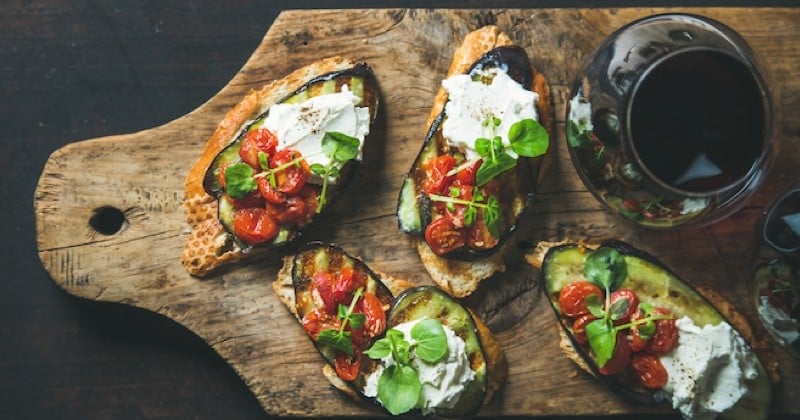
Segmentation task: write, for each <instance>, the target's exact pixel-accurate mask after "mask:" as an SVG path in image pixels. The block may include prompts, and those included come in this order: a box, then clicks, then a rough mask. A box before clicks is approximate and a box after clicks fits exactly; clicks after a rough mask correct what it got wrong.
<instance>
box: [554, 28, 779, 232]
mask: <svg viewBox="0 0 800 420" xmlns="http://www.w3.org/2000/svg"><path fill="white" fill-rule="evenodd" d="M766 79H767V78H766V77H765V75H764V71H763V65H762V63H760V62H759V60H758V57H757V56H756V55H755V54H754V52H753V51H752V50H751V49H750V47H749V46H748V45H747V43H746V42H745V40H744V39H743V38H742V37H741V36H740V35H739V34H738V33H737V32H735V31H734V30H733V29H731V28H730V27H728V26H725V25H724V24H722V23H720V22H717V21H715V20H712V19H709V18H706V17H703V16H697V15H689V14H661V15H655V16H649V17H646V18H643V19H640V20H637V21H634V22H631V23H629V24H628V25H625V26H623V27H622V28H620V29H618V30H617V31H615V32H614V33H613V34H611V35H610V36H609V37H607V38H606V39H605V41H604V42H603V43H602V44H600V45H599V46H598V47H597V49H596V50H595V51H594V52H593V53H592V54H591V55H590V56H588V57H587V59H586V60H585V61H584V64H583V66H582V67H581V70H580V73H579V75H578V77H576V79H575V82H574V83H573V86H572V92H571V96H570V98H571V99H570V100H569V103H568V104H567V115H566V133H567V146H568V149H569V151H570V156H571V158H572V162H573V164H574V165H575V168H576V170H577V172H578V174H579V175H580V177H581V179H582V180H583V182H584V184H585V185H586V186H587V188H588V190H589V191H590V192H591V193H592V194H593V195H594V196H595V197H596V198H597V199H598V200H599V201H600V202H601V203H603V204H604V205H605V206H606V207H607V208H608V209H609V210H611V211H612V212H614V213H617V214H620V215H621V216H623V217H624V219H626V220H628V221H630V222H633V223H635V224H637V225H640V226H644V227H648V228H654V229H671V228H679V227H689V226H702V225H707V224H709V223H713V222H716V221H719V220H720V219H722V218H724V217H727V216H729V215H731V214H732V213H733V212H735V211H736V210H738V209H740V208H741V206H742V205H744V204H745V202H746V201H747V200H748V199H749V198H751V196H752V195H753V193H754V192H755V191H756V189H757V188H758V187H759V185H760V184H761V183H762V181H763V180H764V178H765V176H766V173H767V171H768V170H769V168H770V166H771V164H772V160H773V157H774V155H775V153H776V144H777V142H776V141H774V140H773V138H772V126H773V119H774V115H773V110H772V101H771V96H770V93H769V90H768V86H767V83H766V81H765V80H766Z"/></svg>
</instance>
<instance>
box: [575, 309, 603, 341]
mask: <svg viewBox="0 0 800 420" xmlns="http://www.w3.org/2000/svg"><path fill="white" fill-rule="evenodd" d="M595 319H597V317H595V316H594V315H592V314H586V315H581V316H580V317H578V319H576V320H575V322H573V323H572V337H573V338H574V339H575V341H577V342H579V343H581V344H586V343H588V342H589V338H588V337H586V324H588V323H590V322H592V321H594V320H595Z"/></svg>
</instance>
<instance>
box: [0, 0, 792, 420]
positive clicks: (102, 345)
mask: <svg viewBox="0 0 800 420" xmlns="http://www.w3.org/2000/svg"><path fill="white" fill-rule="evenodd" d="M264 3H265V2H255V1H253V2H219V1H194V2H191V4H188V3H187V4H184V3H183V2H162V1H147V0H140V1H127V2H125V1H117V2H115V1H94V2H69V1H57V0H46V1H11V2H4V3H3V4H0V92H2V93H0V127H2V128H0V142H2V144H1V147H0V170H1V172H2V174H3V181H2V182H1V183H0V200H2V205H0V209H2V210H1V211H2V217H0V226H2V229H0V232H2V234H3V235H4V236H5V238H4V240H3V241H2V243H0V247H1V251H0V273H3V274H2V276H0V418H13V419H18V418H221V417H229V418H262V417H265V413H264V412H263V410H262V409H261V407H260V406H259V405H258V403H257V401H256V399H255V398H254V397H253V395H252V394H251V392H250V390H249V389H248V388H247V387H246V386H245V384H244V383H243V382H242V381H241V380H240V379H239V378H238V376H237V375H236V374H235V373H234V371H233V370H232V369H231V368H230V367H229V366H228V365H227V364H226V363H225V362H224V361H223V360H222V359H221V358H220V357H219V356H218V355H217V354H216V353H214V352H213V351H212V350H211V348H210V347H208V346H207V345H206V343H205V342H203V341H202V340H200V339H199V338H197V337H196V336H195V335H194V334H193V333H191V332H189V331H188V330H186V329H185V328H183V327H182V326H180V325H178V324H176V323H174V322H172V321H170V320H169V319H167V318H165V317H161V316H158V315H154V314H152V313H150V312H146V311H143V310H138V309H135V308H131V307H128V306H124V305H117V304H105V303H98V302H93V301H87V300H82V299H78V298H75V297H72V296H70V295H68V294H66V293H64V292H63V291H62V290H60V289H59V288H58V287H57V286H56V285H55V284H54V283H53V282H52V281H51V279H50V278H49V276H48V274H47V273H46V272H45V271H44V269H43V268H42V265H41V263H40V261H39V260H38V257H37V249H36V242H35V229H34V217H33V211H32V199H33V191H34V188H35V186H36V183H37V180H38V176H39V174H40V173H41V170H42V167H43V165H44V162H45V161H46V159H47V157H48V156H49V155H50V153H52V152H53V151H54V150H56V149H58V148H60V147H62V146H64V145H66V144H68V143H71V142H75V141H80V140H83V139H87V138H94V137H100V136H105V135H111V134H122V133H129V132H135V131H139V130H142V129H146V128H150V127H154V126H158V125H160V124H163V123H166V122H168V121H171V120H173V119H175V118H177V117H179V116H181V115H184V114H186V113H187V112H189V111H191V110H192V109H194V108H196V107H197V106H199V105H200V104H202V103H203V102H205V101H206V100H207V99H208V98H210V97H211V96H213V95H214V94H215V93H216V92H217V91H218V90H219V89H220V88H221V87H222V86H224V85H225V84H226V83H227V82H228V80H230V79H231V78H232V77H233V75H234V74H236V72H237V71H238V70H239V68H241V66H242V65H243V64H244V62H245V60H246V59H247V58H248V57H249V56H250V54H251V53H252V51H253V49H254V48H256V46H257V45H258V44H259V42H260V41H261V39H262V37H263V35H264V33H265V32H266V31H267V29H268V28H269V26H270V24H271V22H272V21H273V20H274V19H275V17H276V16H277V14H278V13H279V11H280V10H281V9H282V8H289V7H291V8H318V7H326V6H329V2H323V1H305V0H296V1H293V2H276V3H286V4H264ZM642 3H647V5H673V4H671V3H668V2H634V1H626V2H616V3H614V2H605V3H603V2H598V1H538V2H526V1H496V2H491V3H490V2H480V1H384V2H366V1H342V2H337V3H336V7H359V8H366V7H425V8H427V7H442V8H448V7H488V6H491V7H494V8H504V7H510V8H519V7H591V6H610V5H615V6H632V5H642ZM731 3H732V2H728V3H725V4H726V5H727V4H731ZM755 3H756V2H750V3H749V4H755ZM784 3H787V2H784ZM692 4H694V5H700V4H698V3H696V2H693V3H692ZM719 4H721V3H715V2H702V5H719ZM736 4H738V5H747V4H748V2H736ZM758 4H764V3H758ZM770 4H771V5H777V6H781V5H786V4H781V2H770Z"/></svg>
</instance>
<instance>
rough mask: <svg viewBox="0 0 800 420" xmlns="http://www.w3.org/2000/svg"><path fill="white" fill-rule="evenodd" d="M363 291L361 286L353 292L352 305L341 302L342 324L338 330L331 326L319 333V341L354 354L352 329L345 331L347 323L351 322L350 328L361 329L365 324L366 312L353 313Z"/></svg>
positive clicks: (339, 307)
mask: <svg viewBox="0 0 800 420" xmlns="http://www.w3.org/2000/svg"><path fill="white" fill-rule="evenodd" d="M363 291H364V288H363V287H359V288H358V289H357V290H356V291H355V293H353V300H352V301H351V302H350V306H344V305H342V304H341V303H340V304H339V306H338V310H337V317H338V318H339V319H341V320H342V325H341V326H340V327H339V329H338V330H335V329H330V328H329V329H324V330H322V331H320V332H319V334H318V335H317V342H318V343H320V344H324V345H326V346H328V347H332V348H334V349H336V350H339V351H342V352H345V353H347V354H349V355H351V356H352V355H353V354H354V352H353V340H352V339H351V338H350V336H351V334H350V331H345V328H347V324H350V328H352V329H359V328H361V326H363V325H364V321H365V320H366V316H365V315H364V314H359V313H353V308H355V307H356V303H358V300H359V299H360V298H361V294H362V293H363Z"/></svg>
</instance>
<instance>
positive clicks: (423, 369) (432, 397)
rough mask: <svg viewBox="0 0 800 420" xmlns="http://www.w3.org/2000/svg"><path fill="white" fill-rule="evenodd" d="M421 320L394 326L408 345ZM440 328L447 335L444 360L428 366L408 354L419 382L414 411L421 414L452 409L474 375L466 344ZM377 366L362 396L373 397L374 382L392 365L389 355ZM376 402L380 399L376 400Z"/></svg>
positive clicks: (374, 393)
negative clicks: (416, 409)
mask: <svg viewBox="0 0 800 420" xmlns="http://www.w3.org/2000/svg"><path fill="white" fill-rule="evenodd" d="M419 321H421V320H414V321H410V322H405V323H402V324H399V325H397V326H395V327H394V329H396V330H399V331H401V332H402V333H403V334H404V335H405V340H406V341H408V342H409V344H411V345H412V346H413V345H414V343H415V341H414V339H413V338H411V328H413V327H414V325H416V324H417V323H418V322H419ZM442 327H443V328H444V332H445V335H446V336H447V358H446V359H444V360H441V361H439V362H438V363H428V362H425V361H424V360H422V359H419V358H417V357H415V355H414V352H413V351H412V353H411V364H412V366H413V367H414V369H415V370H416V371H417V373H418V374H419V380H420V382H421V383H422V392H421V393H420V397H419V401H417V405H416V407H415V408H419V409H420V410H421V411H422V413H423V414H428V413H431V412H433V410H434V409H436V408H453V407H454V406H455V404H456V403H457V402H458V399H459V398H460V397H461V393H462V392H464V390H465V389H466V387H467V385H468V384H469V383H470V382H472V380H473V379H474V378H475V372H473V371H472V369H470V366H469V358H468V357H467V351H466V344H465V343H464V340H462V339H461V337H459V336H457V335H456V334H455V332H453V330H452V329H450V328H449V327H447V326H446V325H443V326H442ZM381 362H382V363H381V365H380V366H379V367H378V368H377V369H376V370H375V371H373V372H372V373H371V374H370V375H369V376H368V377H367V379H366V385H365V386H364V389H363V392H364V395H366V396H368V397H377V395H378V379H379V378H380V377H381V374H382V373H383V368H384V366H385V367H389V366H392V365H394V364H395V362H394V359H393V358H392V356H391V355H389V356H387V357H385V358H383V359H382V360H381ZM378 401H380V399H378Z"/></svg>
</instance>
